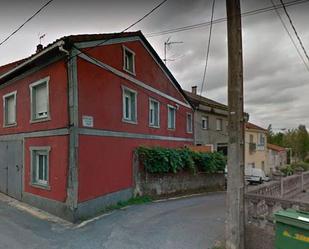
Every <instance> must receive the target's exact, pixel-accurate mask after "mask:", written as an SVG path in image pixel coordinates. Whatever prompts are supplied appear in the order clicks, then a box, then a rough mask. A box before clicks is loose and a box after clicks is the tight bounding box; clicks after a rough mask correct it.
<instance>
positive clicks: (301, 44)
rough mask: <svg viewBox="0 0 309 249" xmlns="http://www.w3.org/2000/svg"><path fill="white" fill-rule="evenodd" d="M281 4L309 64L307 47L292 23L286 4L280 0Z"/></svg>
mask: <svg viewBox="0 0 309 249" xmlns="http://www.w3.org/2000/svg"><path fill="white" fill-rule="evenodd" d="M280 2H281V4H282V6H283V9H284V12H285V14H286V16H287V17H288V19H289V21H290V24H291V26H292V28H293V30H294V33H295V35H296V37H297V39H298V41H299V44H300V46H301V48H302V49H303V51H304V54H305V56H306V57H307V60H308V62H309V56H308V54H307V51H306V49H305V47H304V44H303V42H302V40H301V39H300V36H299V35H298V33H297V30H296V28H295V26H294V24H293V21H292V19H291V17H290V15H289V13H288V11H287V9H286V6H285V3H284V2H283V1H282V0H280Z"/></svg>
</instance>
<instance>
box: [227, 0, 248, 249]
mask: <svg viewBox="0 0 309 249" xmlns="http://www.w3.org/2000/svg"><path fill="white" fill-rule="evenodd" d="M226 10H227V35H228V108H229V147H228V177H227V208H228V210H227V223H226V249H244V248H245V201H244V187H245V183H244V161H245V160H244V145H245V137H244V107H243V106H244V105H243V57H242V32H241V30H242V27H241V11H240V0H226Z"/></svg>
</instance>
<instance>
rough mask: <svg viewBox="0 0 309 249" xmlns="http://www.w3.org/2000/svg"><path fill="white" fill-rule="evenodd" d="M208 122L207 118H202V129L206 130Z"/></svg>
mask: <svg viewBox="0 0 309 249" xmlns="http://www.w3.org/2000/svg"><path fill="white" fill-rule="evenodd" d="M208 126H209V122H208V117H202V129H203V130H208Z"/></svg>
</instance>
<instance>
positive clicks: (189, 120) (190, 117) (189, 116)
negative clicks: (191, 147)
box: [187, 113, 193, 133]
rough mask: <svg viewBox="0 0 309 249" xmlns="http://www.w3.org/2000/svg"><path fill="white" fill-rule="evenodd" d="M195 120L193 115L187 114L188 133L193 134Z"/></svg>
mask: <svg viewBox="0 0 309 249" xmlns="http://www.w3.org/2000/svg"><path fill="white" fill-rule="evenodd" d="M192 123H193V118H192V113H187V133H192V131H193V127H192Z"/></svg>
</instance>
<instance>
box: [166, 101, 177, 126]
mask: <svg viewBox="0 0 309 249" xmlns="http://www.w3.org/2000/svg"><path fill="white" fill-rule="evenodd" d="M167 128H168V129H171V130H174V129H175V128H176V108H175V107H174V106H171V105H168V107H167Z"/></svg>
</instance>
